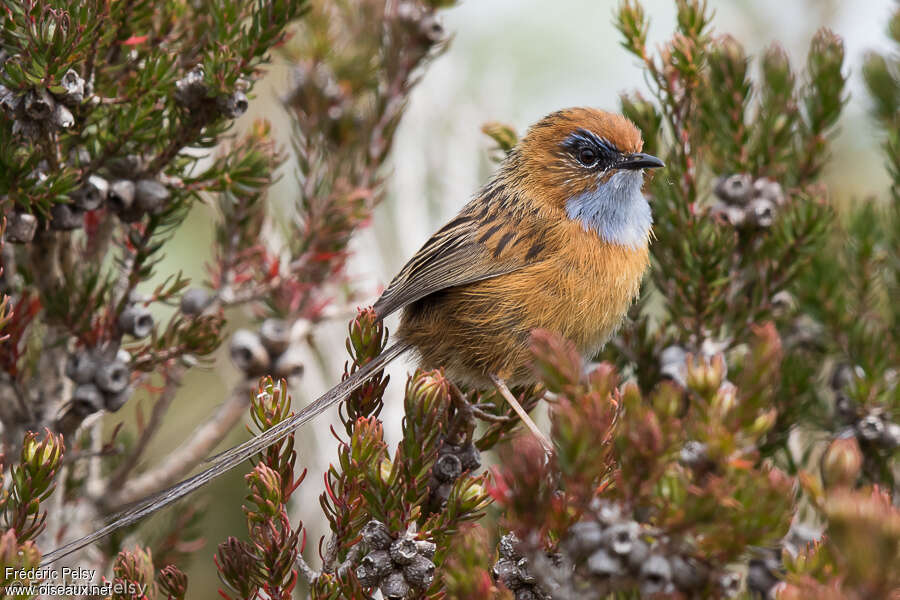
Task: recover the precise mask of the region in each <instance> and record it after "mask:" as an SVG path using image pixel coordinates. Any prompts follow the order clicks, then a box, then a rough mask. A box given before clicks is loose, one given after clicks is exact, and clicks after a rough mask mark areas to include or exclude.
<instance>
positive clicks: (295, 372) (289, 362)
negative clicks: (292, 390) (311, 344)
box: [272, 346, 303, 379]
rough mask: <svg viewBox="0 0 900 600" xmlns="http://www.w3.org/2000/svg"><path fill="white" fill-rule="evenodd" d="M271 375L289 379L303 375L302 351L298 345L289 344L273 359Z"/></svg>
mask: <svg viewBox="0 0 900 600" xmlns="http://www.w3.org/2000/svg"><path fill="white" fill-rule="evenodd" d="M272 375H274V376H275V377H278V378H281V377H284V378H285V379H289V378H291V377H300V376H301V375H303V352H302V350H301V348H300V347H299V346H289V347H288V349H287V350H285V351H284V352H282V353H281V355H280V356H279V357H278V358H277V359H275V364H274V365H273V366H272Z"/></svg>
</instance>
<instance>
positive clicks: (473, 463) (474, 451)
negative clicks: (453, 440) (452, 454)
mask: <svg viewBox="0 0 900 600" xmlns="http://www.w3.org/2000/svg"><path fill="white" fill-rule="evenodd" d="M456 455H457V456H458V457H459V460H460V462H462V468H463V470H465V471H474V470H475V469H477V468H478V467H480V466H481V453H480V452H478V447H477V446H475V444H473V443H471V442H469V443H467V444H463V446H462V447H461V448H460V449H459V452H457V453H456Z"/></svg>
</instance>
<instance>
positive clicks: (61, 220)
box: [50, 203, 84, 231]
mask: <svg viewBox="0 0 900 600" xmlns="http://www.w3.org/2000/svg"><path fill="white" fill-rule="evenodd" d="M82 226H84V213H83V212H82V211H81V210H79V209H78V208H77V207H76V206H75V205H74V204H63V203H59V204H54V205H53V206H51V207H50V227H51V228H53V229H55V230H57V231H72V230H73V229H79V228H81V227H82Z"/></svg>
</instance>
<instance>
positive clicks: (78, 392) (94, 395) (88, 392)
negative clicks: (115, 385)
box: [72, 383, 103, 417]
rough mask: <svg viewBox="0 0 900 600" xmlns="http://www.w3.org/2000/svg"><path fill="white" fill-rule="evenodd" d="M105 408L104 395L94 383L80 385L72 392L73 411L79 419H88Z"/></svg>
mask: <svg viewBox="0 0 900 600" xmlns="http://www.w3.org/2000/svg"><path fill="white" fill-rule="evenodd" d="M102 408H103V395H102V394H101V393H100V390H98V389H97V386H95V385H94V384H92V383H85V384H82V385H79V386H77V387H76V388H75V390H74V391H73V392H72V410H73V411H74V412H75V414H76V415H78V416H79V417H86V416H88V415H92V414H94V413H95V412H97V411H99V410H101V409H102Z"/></svg>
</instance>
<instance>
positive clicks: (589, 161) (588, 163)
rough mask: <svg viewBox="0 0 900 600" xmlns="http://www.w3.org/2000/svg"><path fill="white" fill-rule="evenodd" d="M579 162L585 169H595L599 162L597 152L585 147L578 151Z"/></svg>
mask: <svg viewBox="0 0 900 600" xmlns="http://www.w3.org/2000/svg"><path fill="white" fill-rule="evenodd" d="M578 162H580V163H581V164H583V165H584V166H585V167H593V166H594V164H596V162H597V151H596V150H594V149H593V148H591V147H589V146H585V147H583V148H580V149H579V150H578Z"/></svg>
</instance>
